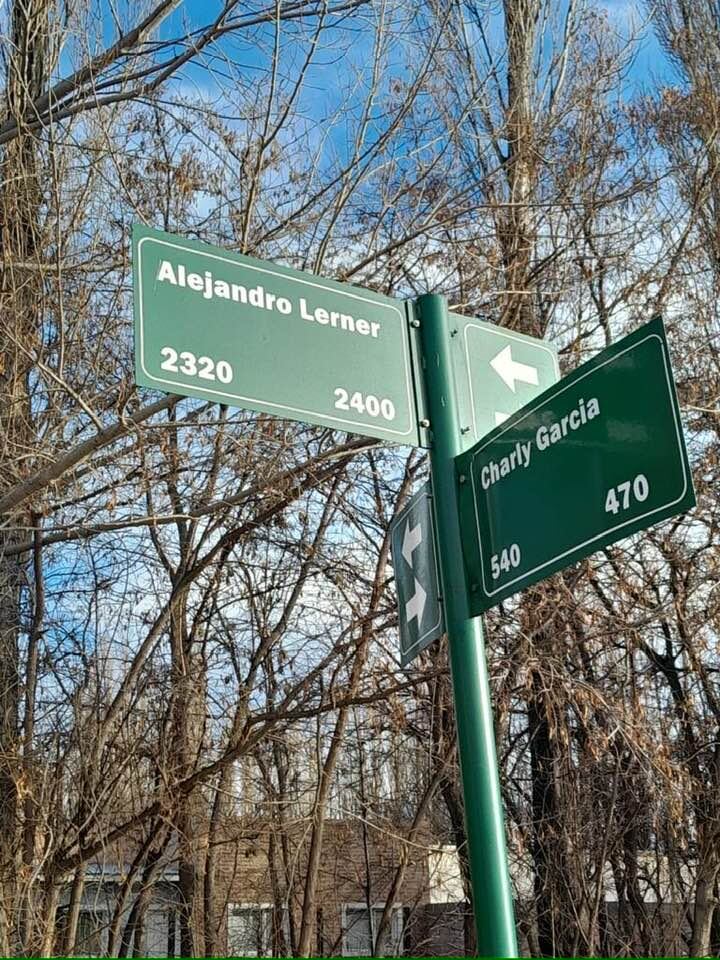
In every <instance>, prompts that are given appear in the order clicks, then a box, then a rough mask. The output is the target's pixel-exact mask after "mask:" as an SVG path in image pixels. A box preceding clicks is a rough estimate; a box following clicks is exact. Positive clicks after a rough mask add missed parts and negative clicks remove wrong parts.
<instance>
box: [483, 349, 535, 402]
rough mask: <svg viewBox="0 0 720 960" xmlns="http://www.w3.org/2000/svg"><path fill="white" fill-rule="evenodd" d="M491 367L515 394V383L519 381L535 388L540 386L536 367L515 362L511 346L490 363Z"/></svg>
mask: <svg viewBox="0 0 720 960" xmlns="http://www.w3.org/2000/svg"><path fill="white" fill-rule="evenodd" d="M490 366H491V367H492V368H493V370H494V371H495V373H496V374H497V375H498V376H499V377H500V379H501V380H503V381H504V382H505V383H506V384H507V385H508V386H509V387H510V389H511V390H512V392H513V393H515V381H516V380H519V381H520V383H530V384H533V385H534V386H537V385H538V372H537V368H536V367H531V366H530V365H529V364H527V363H520V362H519V361H517V360H513V356H512V350H511V349H510V344H508V345H507V347H503V349H502V350H501V351H500V353H498V355H497V356H496V357H493V359H492V360H491V361H490Z"/></svg>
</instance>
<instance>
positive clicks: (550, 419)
mask: <svg viewBox="0 0 720 960" xmlns="http://www.w3.org/2000/svg"><path fill="white" fill-rule="evenodd" d="M455 465H456V480H457V489H458V498H459V513H460V527H461V536H462V548H463V556H464V562H465V573H466V579H467V584H468V595H469V602H470V609H471V613H472V615H473V616H477V615H478V614H480V613H482V611H483V610H486V609H488V608H489V607H492V606H494V605H495V604H497V603H499V602H500V601H501V600H503V599H504V598H505V597H508V596H510V595H511V594H513V593H516V592H517V591H518V590H522V589H524V588H525V587H528V586H529V585H530V584H532V583H535V582H537V581H538V580H542V579H544V578H545V577H547V576H549V575H550V574H551V573H554V572H555V571H556V570H560V569H562V568H563V567H566V566H568V565H569V564H571V563H573V562H575V561H577V560H580V559H582V558H583V557H585V556H587V555H588V554H590V553H592V552H593V551H595V550H599V549H600V548H601V547H603V546H606V545H607V544H609V543H613V542H615V541H616V540H620V539H621V538H622V537H626V536H628V535H629V534H631V533H634V532H636V531H638V530H642V529H644V528H645V527H648V526H650V525H651V524H653V523H657V522H658V521H659V520H663V519H665V518H667V517H671V516H673V515H675V514H677V513H681V512H683V511H684V510H687V509H689V508H690V507H692V506H694V504H695V495H694V492H693V486H692V477H691V475H690V468H689V465H688V459H687V452H686V450H685V444H684V441H683V435H682V426H681V422H680V413H679V410H678V404H677V398H676V395H675V385H674V382H673V377H672V371H671V367H670V358H669V354H668V349H667V342H666V340H665V331H664V328H663V324H662V320H660V319H659V318H658V319H655V320H653V321H651V322H650V323H648V324H646V325H645V326H643V327H641V328H640V329H639V330H637V331H636V332H635V333H632V334H630V336H628V337H625V338H624V339H623V340H620V341H619V342H618V343H616V344H614V345H613V346H611V347H609V348H608V349H607V350H604V351H603V352H602V353H600V354H599V355H598V356H597V357H595V358H593V359H592V360H590V361H589V362H588V363H585V364H583V366H581V367H579V368H578V369H577V370H575V371H574V372H573V373H572V374H570V375H569V376H567V377H565V378H564V379H563V380H561V381H560V382H559V383H558V384H557V385H556V386H553V387H551V388H550V389H549V390H546V391H545V392H544V393H543V394H541V395H540V396H539V397H537V398H536V399H535V400H533V401H532V402H531V403H529V404H528V405H527V406H525V407H523V409H522V410H520V411H519V412H518V413H516V414H514V415H513V416H512V417H511V418H510V419H509V420H508V421H507V422H506V423H504V424H503V425H502V426H500V427H498V428H497V429H496V430H494V431H493V432H492V433H491V434H489V436H487V437H485V438H484V439H483V440H481V441H480V442H479V443H478V444H476V445H475V446H474V447H473V448H472V450H469V451H467V452H465V453H462V454H460V456H458V457H457V458H456V460H455Z"/></svg>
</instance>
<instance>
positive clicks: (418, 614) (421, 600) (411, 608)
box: [405, 577, 427, 627]
mask: <svg viewBox="0 0 720 960" xmlns="http://www.w3.org/2000/svg"><path fill="white" fill-rule="evenodd" d="M426 598H427V593H426V592H425V591H424V590H423V588H422V584H421V583H420V581H419V580H418V579H417V577H416V578H415V593H414V594H413V595H412V597H411V598H410V599H409V600H408V602H407V603H406V604H405V619H406V620H407V622H408V623H410V621H411V620H414V619H415V618H417V622H418V627H419V626H420V624H421V623H422V615H423V610H424V609H425V600H426Z"/></svg>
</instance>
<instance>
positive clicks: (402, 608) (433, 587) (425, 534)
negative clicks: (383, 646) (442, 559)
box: [390, 483, 445, 667]
mask: <svg viewBox="0 0 720 960" xmlns="http://www.w3.org/2000/svg"><path fill="white" fill-rule="evenodd" d="M390 549H391V552H392V558H393V566H394V568H395V586H396V589H397V594H398V606H399V618H398V623H399V628H400V662H401V664H402V666H403V667H405V666H407V665H408V663H410V661H411V660H412V659H413V658H414V657H416V656H417V655H418V653H420V651H421V650H424V649H425V648H426V647H427V646H429V644H431V643H432V641H433V640H437V638H438V637H440V636H442V634H443V633H444V632H445V623H444V619H443V612H442V605H441V603H440V586H439V584H440V579H439V575H438V564H437V551H436V546H435V532H434V526H433V508H432V489H431V487H430V483H426V484H425V486H424V487H422V489H421V490H419V491H418V493H416V494H415V496H414V497H412V498H411V500H410V501H409V502H408V504H407V506H406V507H405V508H404V509H403V510H401V511H400V513H399V514H398V515H397V517H396V518H395V520H394V521H393V524H392V526H391V528H390Z"/></svg>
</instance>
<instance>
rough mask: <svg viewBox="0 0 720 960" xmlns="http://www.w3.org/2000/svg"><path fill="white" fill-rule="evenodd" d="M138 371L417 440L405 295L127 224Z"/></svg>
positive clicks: (289, 412)
mask: <svg viewBox="0 0 720 960" xmlns="http://www.w3.org/2000/svg"><path fill="white" fill-rule="evenodd" d="M133 264H134V269H133V281H134V293H135V338H136V351H135V367H136V380H137V382H138V383H139V384H142V385H143V386H146V387H155V388H156V389H160V390H165V391H168V392H171V393H178V394H181V395H182V396H190V397H199V398H201V399H205V400H215V401H217V402H218V403H226V404H229V405H232V406H237V407H245V408H248V409H250V410H259V411H261V412H264V413H271V414H275V415H276V416H279V417H288V418H289V419H292V420H302V421H306V422H309V423H313V424H317V425H319V426H324V427H331V428H333V429H335V430H346V431H351V432H353V433H359V434H362V435H364V436H369V437H377V438H378V439H381V440H386V441H392V442H395V443H406V444H412V445H416V446H419V445H420V437H419V433H418V424H417V419H418V418H417V412H416V404H415V392H414V383H413V367H412V355H411V345H410V340H409V331H408V325H407V318H406V312H405V305H404V303H402V302H401V301H395V300H391V299H390V298H389V297H384V296H382V295H381V294H377V293H372V292H370V291H368V290H362V289H360V288H359V287H354V286H351V285H350V284H341V283H336V282H335V281H333V280H324V279H321V278H319V277H315V276H313V275H312V274H308V273H301V272H300V271H298V270H292V269H290V268H288V267H280V266H276V265H275V264H272V263H266V262H263V261H260V260H255V259H253V258H251V257H245V256H241V255H240V254H235V253H228V252H227V251H225V250H222V249H219V248H216V247H211V246H208V245H207V244H204V243H198V242H196V241H192V240H185V239H181V238H178V237H173V236H171V235H170V234H167V233H162V232H159V231H156V230H149V229H147V228H145V227H138V226H136V227H134V228H133Z"/></svg>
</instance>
